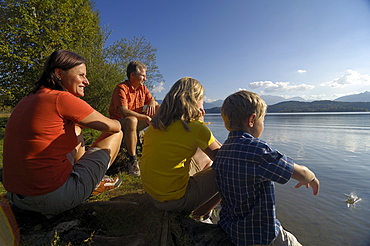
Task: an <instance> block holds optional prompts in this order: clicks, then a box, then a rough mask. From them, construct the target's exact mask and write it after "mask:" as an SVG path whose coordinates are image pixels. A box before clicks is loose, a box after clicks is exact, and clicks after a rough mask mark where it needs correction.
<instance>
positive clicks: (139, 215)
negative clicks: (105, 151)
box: [13, 194, 231, 246]
mask: <svg viewBox="0 0 370 246" xmlns="http://www.w3.org/2000/svg"><path fill="white" fill-rule="evenodd" d="M13 212H14V214H15V217H16V220H17V222H18V225H19V228H20V234H21V244H20V245H109V246H115V245H127V246H134V245H135V246H140V245H149V246H150V245H169V246H172V245H179V246H182V245H207V246H210V245H211V246H212V245H231V244H230V243H229V241H228V240H227V238H226V234H225V233H224V232H223V231H222V230H221V228H220V227H219V226H218V225H213V224H206V223H202V222H199V221H195V220H193V219H191V218H189V217H188V216H184V215H180V214H176V213H167V212H163V211H160V210H158V209H156V208H155V207H154V206H152V204H151V203H150V201H149V199H148V198H147V196H146V195H145V194H127V195H123V196H116V197H113V198H111V199H110V200H109V201H93V202H86V203H84V204H82V205H80V206H78V207H76V208H75V209H73V210H71V211H67V212H65V213H63V214H61V215H58V216H56V217H54V218H52V219H49V220H47V219H46V218H45V217H44V216H42V215H40V214H38V213H33V212H25V211H21V210H19V209H17V208H14V207H13Z"/></svg>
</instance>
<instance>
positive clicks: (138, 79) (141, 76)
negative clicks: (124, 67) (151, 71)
mask: <svg viewBox="0 0 370 246" xmlns="http://www.w3.org/2000/svg"><path fill="white" fill-rule="evenodd" d="M145 81H146V70H145V69H142V70H139V72H137V73H131V76H130V82H131V83H132V85H133V86H134V87H139V86H141V85H143V84H144V82H145Z"/></svg>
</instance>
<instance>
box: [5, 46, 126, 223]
mask: <svg viewBox="0 0 370 246" xmlns="http://www.w3.org/2000/svg"><path fill="white" fill-rule="evenodd" d="M85 64H86V61H85V60H84V59H83V58H82V57H80V56H78V55H77V54H75V53H73V52H70V51H66V50H58V51H55V52H53V53H52V54H51V55H50V57H49V58H48V60H47V61H46V63H45V66H44V70H43V73H42V75H41V77H40V79H39V80H38V81H37V82H36V83H35V84H36V86H35V89H34V90H33V91H32V93H30V94H29V95H28V96H26V97H24V98H23V99H22V100H21V101H20V102H19V103H18V104H17V106H16V107H15V108H14V110H13V112H12V114H11V116H10V117H9V120H8V123H7V126H6V129H5V138H4V150H3V184H4V187H5V189H6V190H7V191H8V193H7V198H8V200H9V201H10V202H11V203H13V204H14V205H16V206H17V207H19V208H21V209H24V210H31V211H36V212H40V213H42V214H44V215H45V216H47V217H51V216H53V215H56V214H58V213H61V212H63V211H66V210H69V209H71V208H73V207H75V206H77V205H79V204H81V203H82V202H84V201H85V200H86V199H87V198H88V197H89V196H90V195H91V193H92V192H94V190H95V193H97V192H99V190H97V189H98V188H104V187H117V186H118V185H120V184H121V182H122V181H121V180H120V178H118V177H116V178H109V177H105V178H104V175H105V172H106V170H107V168H108V167H109V166H110V164H111V163H112V162H113V161H114V159H115V158H116V156H117V154H118V151H119V146H120V143H121V140H122V132H121V124H120V122H119V121H118V120H113V119H109V118H107V117H105V116H103V115H102V114H100V113H99V112H97V111H96V110H94V109H93V108H92V107H91V106H90V105H89V104H87V103H86V102H85V101H83V100H82V99H80V98H78V97H82V96H84V88H85V87H86V86H87V85H89V84H90V83H89V81H88V79H87V78H86V65H85ZM80 126H81V127H86V128H92V129H95V130H99V131H101V132H102V134H101V135H100V137H99V138H98V139H97V140H96V141H95V143H94V144H93V145H92V146H91V148H90V149H89V150H88V151H86V152H85V147H84V142H83V136H82V134H81V127H80ZM105 183H110V185H109V186H104V184H105ZM99 184H100V185H99Z"/></svg>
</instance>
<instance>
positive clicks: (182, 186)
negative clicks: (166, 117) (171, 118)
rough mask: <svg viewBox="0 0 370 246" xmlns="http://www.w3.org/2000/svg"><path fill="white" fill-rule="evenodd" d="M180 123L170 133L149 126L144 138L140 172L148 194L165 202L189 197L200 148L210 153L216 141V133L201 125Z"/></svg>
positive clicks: (168, 130)
mask: <svg viewBox="0 0 370 246" xmlns="http://www.w3.org/2000/svg"><path fill="white" fill-rule="evenodd" d="M188 126H189V128H190V132H189V131H186V130H185V128H184V127H183V125H182V123H181V121H180V120H178V121H176V122H174V123H172V124H171V125H170V126H169V127H168V128H167V130H166V131H161V130H158V129H154V128H153V127H152V126H149V127H148V129H147V130H146V132H145V135H144V145H143V155H142V157H141V163H140V171H141V180H142V183H143V187H144V190H145V191H146V192H147V193H148V194H149V195H151V196H152V197H153V198H154V199H156V200H158V201H160V202H163V201H169V200H177V199H180V198H181V197H183V196H184V195H185V192H186V187H187V185H188V181H189V177H190V176H189V166H190V165H189V163H190V160H191V158H192V156H193V155H194V154H195V152H196V150H197V148H200V149H202V150H204V149H206V148H207V147H208V146H209V145H210V144H211V143H213V142H214V141H215V138H214V136H213V134H212V132H211V131H210V130H209V128H208V127H207V126H205V125H204V123H203V122H201V121H192V122H190V123H189V124H188Z"/></svg>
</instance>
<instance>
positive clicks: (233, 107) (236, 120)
mask: <svg viewBox="0 0 370 246" xmlns="http://www.w3.org/2000/svg"><path fill="white" fill-rule="evenodd" d="M266 109H267V104H266V102H265V101H264V100H263V99H261V98H260V97H259V96H258V94H256V93H254V92H251V91H247V90H240V91H238V92H235V93H234V94H231V95H230V96H228V97H227V98H226V99H225V101H224V103H223V104H222V107H221V116H222V119H223V120H224V123H225V127H226V129H227V130H229V131H242V130H243V128H244V124H245V121H246V120H247V119H248V118H249V117H250V116H251V115H252V114H256V116H257V119H258V118H260V117H261V116H262V115H263V114H265V113H266Z"/></svg>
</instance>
